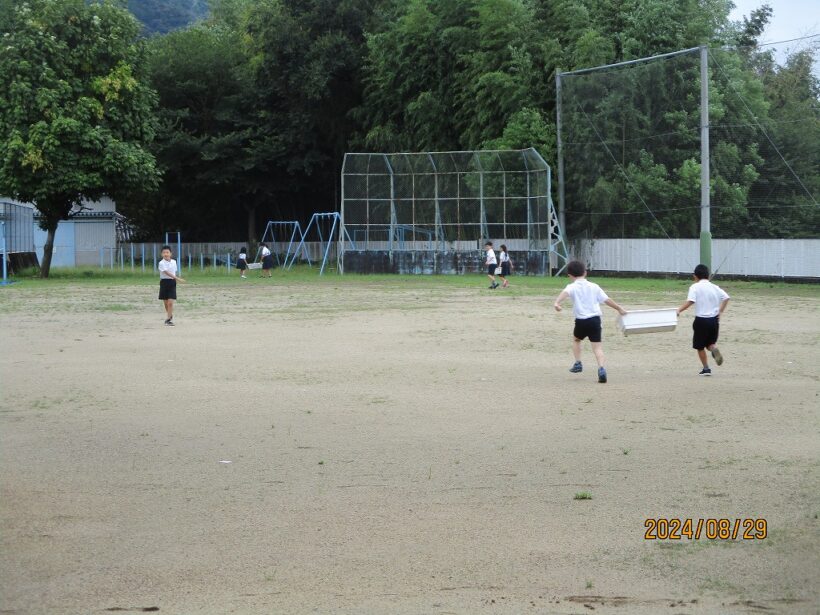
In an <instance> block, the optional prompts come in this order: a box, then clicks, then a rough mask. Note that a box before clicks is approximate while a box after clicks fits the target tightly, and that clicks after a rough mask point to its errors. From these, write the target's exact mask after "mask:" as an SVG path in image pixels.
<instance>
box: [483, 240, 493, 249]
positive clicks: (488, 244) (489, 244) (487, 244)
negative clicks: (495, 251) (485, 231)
mask: <svg viewBox="0 0 820 615" xmlns="http://www.w3.org/2000/svg"><path fill="white" fill-rule="evenodd" d="M492 245H493V242H492V241H488V242H487V243H485V244H484V247H485V248H486V247H487V246H492Z"/></svg>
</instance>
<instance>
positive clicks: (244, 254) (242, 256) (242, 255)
mask: <svg viewBox="0 0 820 615" xmlns="http://www.w3.org/2000/svg"><path fill="white" fill-rule="evenodd" d="M236 268H237V269H239V273H240V277H242V278H246V277H247V276H246V275H245V271H246V270H247V269H248V251H247V250H246V249H245V248H244V247H243V248H242V250H241V251H240V252H239V260H238V261H236Z"/></svg>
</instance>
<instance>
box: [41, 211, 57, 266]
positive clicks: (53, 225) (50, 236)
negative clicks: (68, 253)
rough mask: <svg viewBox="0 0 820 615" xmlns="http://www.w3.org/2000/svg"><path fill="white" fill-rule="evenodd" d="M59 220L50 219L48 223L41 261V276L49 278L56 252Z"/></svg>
mask: <svg viewBox="0 0 820 615" xmlns="http://www.w3.org/2000/svg"><path fill="white" fill-rule="evenodd" d="M59 223H60V221H59V220H57V221H54V222H52V221H51V220H49V221H48V222H47V223H46V224H47V226H46V229H45V230H46V243H45V245H44V246H43V262H42V263H40V277H41V278H47V277H48V274H49V272H50V271H51V256H52V254H53V253H54V235H55V234H56V233H57V225H58V224H59Z"/></svg>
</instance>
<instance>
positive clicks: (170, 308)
mask: <svg viewBox="0 0 820 615" xmlns="http://www.w3.org/2000/svg"><path fill="white" fill-rule="evenodd" d="M157 269H159V299H160V300H161V301H162V302H163V304H164V305H165V315H166V316H167V317H168V318H166V319H165V324H166V325H168V326H169V327H173V326H174V301H175V300H176V298H177V282H184V281H185V280H183V279H182V278H181V277H179V276H178V275H177V262H176V261H175V260H174V259H173V258H171V246H162V260H161V261H160V262H159V265H157Z"/></svg>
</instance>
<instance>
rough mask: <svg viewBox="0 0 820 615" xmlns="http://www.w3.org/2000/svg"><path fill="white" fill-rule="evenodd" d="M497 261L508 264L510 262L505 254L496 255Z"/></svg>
mask: <svg viewBox="0 0 820 615" xmlns="http://www.w3.org/2000/svg"><path fill="white" fill-rule="evenodd" d="M498 261H499V262H501V263H508V262H510V255H509V254H507V253H506V252H503V251H502V252H499V253H498Z"/></svg>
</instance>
